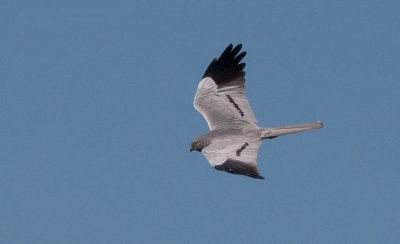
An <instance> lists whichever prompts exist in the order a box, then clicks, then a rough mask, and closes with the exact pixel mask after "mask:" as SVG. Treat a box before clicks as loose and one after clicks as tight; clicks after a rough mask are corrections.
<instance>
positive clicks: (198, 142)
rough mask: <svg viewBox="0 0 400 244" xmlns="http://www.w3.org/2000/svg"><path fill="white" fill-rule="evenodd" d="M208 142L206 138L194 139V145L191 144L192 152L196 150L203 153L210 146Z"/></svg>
mask: <svg viewBox="0 0 400 244" xmlns="http://www.w3.org/2000/svg"><path fill="white" fill-rule="evenodd" d="M208 141H209V140H208V139H207V138H206V137H204V136H200V137H198V138H196V139H194V140H193V142H192V144H190V151H193V150H196V151H199V152H201V150H203V148H205V147H206V146H208V144H210V143H209V142H208Z"/></svg>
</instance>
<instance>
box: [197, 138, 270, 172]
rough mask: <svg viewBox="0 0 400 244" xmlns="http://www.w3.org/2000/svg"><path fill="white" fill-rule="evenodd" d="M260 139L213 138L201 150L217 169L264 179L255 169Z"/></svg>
mask: <svg viewBox="0 0 400 244" xmlns="http://www.w3.org/2000/svg"><path fill="white" fill-rule="evenodd" d="M260 145H261V141H260V140H254V139H251V138H245V137H230V138H220V139H214V140H213V142H212V143H211V144H210V145H209V146H207V147H205V148H204V149H203V150H202V151H201V152H202V153H203V155H204V156H205V157H206V158H207V160H208V162H209V163H210V164H211V166H213V167H214V168H215V169H217V170H224V171H227V172H229V173H232V174H241V175H246V176H249V177H253V178H258V179H264V177H263V176H261V175H260V173H259V172H258V170H257V154H258V149H259V148H260Z"/></svg>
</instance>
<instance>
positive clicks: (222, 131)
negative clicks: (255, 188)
mask: <svg viewBox="0 0 400 244" xmlns="http://www.w3.org/2000/svg"><path fill="white" fill-rule="evenodd" d="M241 49H242V45H241V44H239V45H237V46H236V47H235V48H233V45H232V44H230V45H229V46H228V47H227V48H226V49H225V51H224V52H223V53H222V54H221V56H220V57H219V58H215V59H214V60H213V61H212V62H211V63H210V65H209V66H208V68H207V69H206V71H205V73H204V75H203V78H202V80H201V81H200V83H199V86H198V88H197V91H196V95H195V97H194V107H195V108H196V109H197V110H198V111H199V112H200V113H201V114H202V115H203V116H204V118H205V119H206V121H207V123H208V126H209V127H210V132H208V133H207V134H205V135H202V136H200V137H198V138H196V139H195V140H194V141H193V142H192V144H191V145H190V151H192V150H197V151H200V152H202V153H203V155H204V156H205V157H206V158H207V160H208V161H209V163H210V164H211V166H213V167H214V168H215V169H217V170H223V171H226V172H229V173H232V174H242V175H246V176H249V177H253V178H258V179H264V177H263V176H261V175H260V173H259V172H258V170H257V162H256V160H257V154H258V149H259V147H260V145H261V140H262V139H266V138H269V139H270V138H275V137H277V136H281V135H286V134H292V133H297V132H301V131H307V130H314V129H319V128H322V127H323V123H322V122H319V121H317V122H312V123H306V124H298V125H292V126H281V127H274V128H261V127H259V126H258V122H257V120H256V118H255V116H254V113H253V111H252V110H251V108H250V104H249V102H248V101H247V98H246V94H245V86H244V83H245V78H244V76H245V72H244V71H243V69H244V67H245V66H246V63H241V60H242V59H243V58H244V56H246V52H240V50H241Z"/></svg>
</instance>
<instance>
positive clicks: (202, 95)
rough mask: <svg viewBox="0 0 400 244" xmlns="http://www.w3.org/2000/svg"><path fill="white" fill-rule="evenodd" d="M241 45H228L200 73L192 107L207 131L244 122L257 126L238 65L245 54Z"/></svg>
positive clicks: (240, 68)
mask: <svg viewBox="0 0 400 244" xmlns="http://www.w3.org/2000/svg"><path fill="white" fill-rule="evenodd" d="M241 48H242V45H241V44H239V45H237V46H236V47H235V48H233V46H232V44H230V45H229V46H228V47H227V48H226V49H225V51H224V52H223V53H222V54H221V56H220V57H219V58H215V59H214V60H213V61H212V62H211V63H210V65H209V66H208V68H207V70H206V72H205V73H204V76H203V79H202V80H201V81H200V83H199V86H198V88H197V91H196V95H195V97H194V107H195V108H196V109H197V111H199V112H200V113H201V114H202V115H203V116H204V118H205V119H206V121H207V123H208V126H209V127H210V130H215V129H218V128H221V127H225V125H226V124H228V123H229V124H230V125H232V124H233V123H235V122H246V123H248V124H250V125H255V126H257V120H256V118H255V116H254V113H253V111H252V110H251V108H250V105H249V102H248V101H247V98H246V94H245V86H244V82H245V79H244V75H245V72H244V71H243V69H244V67H245V66H246V63H240V61H241V60H242V59H243V57H244V56H245V55H246V52H241V53H240V54H239V52H240V49H241Z"/></svg>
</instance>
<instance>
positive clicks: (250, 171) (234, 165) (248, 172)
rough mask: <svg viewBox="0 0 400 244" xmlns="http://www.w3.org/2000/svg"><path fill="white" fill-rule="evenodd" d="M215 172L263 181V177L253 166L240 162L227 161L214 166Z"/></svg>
mask: <svg viewBox="0 0 400 244" xmlns="http://www.w3.org/2000/svg"><path fill="white" fill-rule="evenodd" d="M214 168H215V169H216V170H222V171H226V172H228V173H231V174H239V175H245V176H248V177H252V178H256V179H261V180H264V179H265V177H263V176H261V175H260V173H259V172H258V170H257V167H256V166H254V165H249V164H247V163H244V162H241V161H239V160H235V159H228V160H226V161H225V162H224V163H223V164H220V165H215V166H214Z"/></svg>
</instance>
